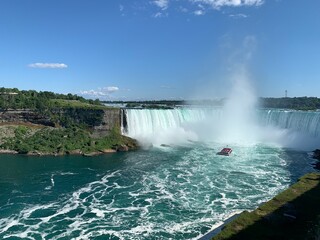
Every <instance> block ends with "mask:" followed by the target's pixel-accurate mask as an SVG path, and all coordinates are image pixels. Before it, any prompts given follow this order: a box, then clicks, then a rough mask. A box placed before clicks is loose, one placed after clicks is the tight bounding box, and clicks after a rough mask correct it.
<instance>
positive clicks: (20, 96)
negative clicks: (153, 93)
mask: <svg viewBox="0 0 320 240" xmlns="http://www.w3.org/2000/svg"><path fill="white" fill-rule="evenodd" d="M9 110H10V111H9ZM14 110H17V111H14ZM0 111H1V112H2V115H0V118H1V117H3V119H4V121H2V122H1V126H0V127H1V131H0V151H3V152H8V151H9V152H10V151H16V152H18V153H22V154H37V155H38V154H39V155H42V154H54V155H61V154H68V153H70V154H91V153H95V154H98V153H101V152H108V151H110V149H113V150H114V151H117V150H120V151H127V150H129V149H135V148H137V143H136V141H135V140H133V139H130V138H127V137H125V136H122V135H121V134H120V129H119V123H118V121H116V120H115V119H112V114H114V110H111V109H109V110H108V108H107V107H105V106H104V105H103V104H102V103H101V102H100V101H99V100H98V99H96V100H87V99H84V98H83V97H79V96H77V95H72V94H67V95H63V94H55V93H52V92H46V91H45V92H36V91H33V90H30V91H20V90H18V89H16V88H0ZM107 111H110V113H109V112H107ZM7 112H8V113H7ZM105 117H110V119H108V120H106V121H107V122H108V123H107V125H106V123H105V122H104V118H105ZM105 125H106V127H104V126H105ZM96 127H102V129H104V131H105V132H104V134H102V135H103V137H93V136H97V134H96V133H95V131H99V130H95V128H96ZM112 128H113V129H112ZM102 135H101V136H102ZM98 136H100V135H98Z"/></svg>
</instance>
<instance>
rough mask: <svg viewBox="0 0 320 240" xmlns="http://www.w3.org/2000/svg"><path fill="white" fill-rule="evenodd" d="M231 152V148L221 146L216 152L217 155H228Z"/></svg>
mask: <svg viewBox="0 0 320 240" xmlns="http://www.w3.org/2000/svg"><path fill="white" fill-rule="evenodd" d="M231 152H232V149H231V148H223V149H222V150H221V151H220V152H218V153H217V154H218V155H224V156H229V155H230V154H231Z"/></svg>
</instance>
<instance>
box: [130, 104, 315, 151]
mask: <svg viewBox="0 0 320 240" xmlns="http://www.w3.org/2000/svg"><path fill="white" fill-rule="evenodd" d="M125 115H126V118H127V126H126V129H125V130H124V134H127V135H128V136H130V137H133V138H136V139H138V140H140V141H141V142H142V143H146V144H147V143H152V144H156V145H157V144H158V145H159V144H160V145H161V144H179V143H183V142H186V141H197V140H201V141H212V142H222V143H233V144H244V143H250V144H255V143H257V142H258V143H269V144H276V145H278V146H282V147H290V148H298V149H305V150H312V149H313V148H316V147H317V145H316V144H317V143H318V141H319V139H318V137H319V134H320V112H318V111H294V110H279V109H260V110H256V111H255V112H254V114H251V115H250V116H245V119H243V116H240V118H239V116H237V115H236V116H232V114H231V115H230V114H229V113H228V112H226V111H225V109H224V108H176V109H172V110H146V109H128V110H125ZM306 140H307V142H306Z"/></svg>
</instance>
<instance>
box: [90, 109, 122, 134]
mask: <svg viewBox="0 0 320 240" xmlns="http://www.w3.org/2000/svg"><path fill="white" fill-rule="evenodd" d="M103 112H104V113H103V119H102V122H101V124H100V125H98V126H94V127H93V133H92V137H94V138H99V137H104V136H108V135H109V134H110V132H111V130H112V129H115V128H116V129H118V130H119V131H120V126H121V115H120V114H121V113H120V109H106V110H104V111H103Z"/></svg>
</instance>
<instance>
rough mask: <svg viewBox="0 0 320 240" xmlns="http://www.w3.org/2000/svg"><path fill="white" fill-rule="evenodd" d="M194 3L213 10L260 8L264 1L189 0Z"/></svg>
mask: <svg viewBox="0 0 320 240" xmlns="http://www.w3.org/2000/svg"><path fill="white" fill-rule="evenodd" d="M190 1H191V2H194V3H202V4H207V5H210V6H212V7H213V8H215V9H219V8H220V7H241V6H260V5H262V4H263V3H264V0H190Z"/></svg>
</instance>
